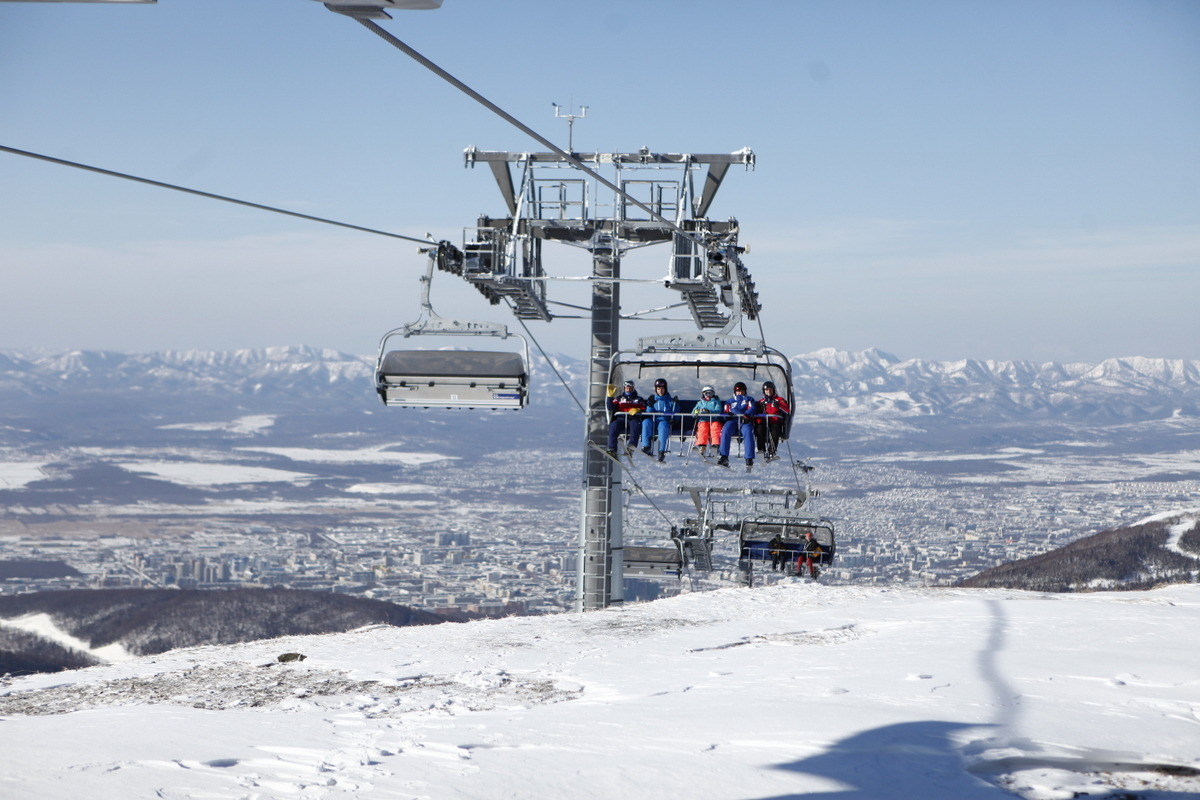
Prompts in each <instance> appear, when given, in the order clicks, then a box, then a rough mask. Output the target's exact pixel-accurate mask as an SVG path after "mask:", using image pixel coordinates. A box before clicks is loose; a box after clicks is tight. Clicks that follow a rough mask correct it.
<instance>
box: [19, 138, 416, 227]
mask: <svg viewBox="0 0 1200 800" xmlns="http://www.w3.org/2000/svg"><path fill="white" fill-rule="evenodd" d="M0 150H2V151H4V152H6V153H12V154H14V155H18V156H25V157H27V158H36V159H38V160H39V161H48V162H50V163H51V164H60V165H62V166H64V167H74V168H75V169H82V170H86V171H88V172H96V173H99V174H100V175H108V176H109V177H110V178H121V179H122V180H127V181H134V182H135V183H145V184H147V185H149V186H157V187H158V188H160V189H171V190H172V191H176V192H183V193H184V194H194V195H197V196H198V197H207V198H208V199H209V200H220V201H222V202H224V203H233V204H235V205H239V206H246V207H247V208H257V209H258V210H260V211H271V212H273V213H275V214H284V215H286V216H289V217H297V218H299V219H306V220H308V221H310V222H320V223H323V224H325V225H336V226H337V227H339V228H349V229H350V230H355V231H362V232H363V233H373V234H375V235H377V236H387V237H390V238H392V239H403V240H404V241H407V242H419V243H421V244H429V243H430V240H429V239H428V238H426V239H418V238H417V237H415V236H404V235H403V234H399V233H391V232H389V231H380V230H375V229H374V228H364V227H363V226H361V225H351V224H350V223H348V222H338V221H337V220H332V219H325V218H323V217H314V216H312V215H311V214H301V213H300V212H298V211H288V210H287V209H284V208H275V207H274V206H264V205H262V204H261V203H251V202H250V201H248V200H238V199H237V198H234V197H225V196H224V195H219V194H213V193H212V192H202V191H200V190H199V189H189V188H187V187H186V186H176V185H175V184H173V183H163V182H162V181H156V180H151V179H150V178H140V177H138V176H137V175H128V174H126V173H124V172H115V171H113V170H111V169H103V168H102V167H93V166H91V165H89V164H80V163H78V162H76V161H67V160H66V159H63V158H54V157H53V156H47V155H42V154H41V153H31V152H29V151H28V150H18V149H17V148H15V147H6V146H4V145H0Z"/></svg>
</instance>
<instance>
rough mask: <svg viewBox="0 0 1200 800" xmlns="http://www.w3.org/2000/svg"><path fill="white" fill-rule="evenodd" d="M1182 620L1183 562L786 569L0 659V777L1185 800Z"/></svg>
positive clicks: (461, 790)
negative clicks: (800, 579) (1007, 572)
mask: <svg viewBox="0 0 1200 800" xmlns="http://www.w3.org/2000/svg"><path fill="white" fill-rule="evenodd" d="M1197 629H1200V586H1173V587H1169V588H1166V589H1161V590H1157V591H1152V592H1122V593H1106V592H1093V593H1088V594H1056V595H1043V594H1031V593H1025V592H1013V591H1008V590H995V589H984V590H978V589H884V588H873V589H864V588H854V587H829V586H820V585H812V584H804V583H789V584H786V585H780V586H777V587H772V588H766V589H753V590H751V589H725V590H720V591H715V592H706V593H696V594H688V595H683V596H680V597H676V598H671V599H669V600H660V601H656V602H652V603H645V604H641V605H635V606H631V607H629V608H626V609H623V610H610V611H605V612H596V613H591V614H586V615H579V614H562V615H556V616H548V617H513V618H508V619H502V620H495V621H479V622H470V623H466V624H462V625H435V626H421V627H409V628H394V627H384V626H379V627H375V628H370V629H360V630H357V631H354V632H350V633H343V634H330V635H324V636H308V637H290V638H287V639H282V640H269V641H260V642H252V643H246V644H238V645H232V646H224V647H200V648H192V649H187V650H178V651H172V652H169V653H165V654H162V655H158V656H153V657H146V658H141V659H135V660H132V661H125V662H121V663H117V664H113V665H111V666H105V667H94V668H91V669H85V670H77V671H74V672H70V673H58V674H54V675H38V676H30V677H26V678H21V679H16V680H8V681H5V682H3V683H2V684H0V715H2V717H0V746H2V747H3V748H4V753H5V768H4V781H5V782H4V796H5V798H6V800H34V799H35V798H36V800H57V799H58V798H62V799H63V800H66V798H78V797H83V796H86V797H101V798H126V797H163V798H200V797H228V798H237V797H244V798H262V799H264V800H265V798H280V797H304V798H309V799H310V800H326V799H327V798H328V799H329V800H333V798H348V797H354V798H356V800H357V799H358V798H361V799H362V800H371V799H372V798H380V800H383V799H384V798H409V799H410V800H411V799H412V798H439V800H452V799H453V798H463V799H465V798H472V800H499V798H517V797H519V798H572V800H613V798H638V799H639V800H658V799H660V798H661V799H662V800H667V798H670V800H674V799H675V798H679V797H687V798H694V800H746V798H764V799H765V798H777V799H779V798H800V797H804V798H806V800H807V798H815V799H816V800H913V799H914V798H920V800H1003V799H1004V798H1009V800H1011V798H1013V797H1020V798H1024V800H1060V799H1062V800H1066V798H1072V797H1076V798H1078V797H1095V798H1107V799H1108V800H1117V799H1118V798H1121V800H1134V799H1135V798H1136V800H1183V798H1186V797H1195V796H1197V793H1200V758H1197V747H1196V744H1197V741H1198V739H1197V733H1196V730H1197V729H1196V725H1197V719H1200V704H1197V701H1196V693H1195V687H1196V669H1195V665H1196V662H1197V659H1198V658H1200V641H1198V640H1197V638H1196V637H1195V636H1194V635H1193V634H1194V631H1196V630H1197ZM285 652H299V653H303V654H305V655H307V659H306V660H305V661H303V662H302V663H291V664H280V663H277V662H276V661H275V659H276V657H277V656H278V655H279V654H281V653H285Z"/></svg>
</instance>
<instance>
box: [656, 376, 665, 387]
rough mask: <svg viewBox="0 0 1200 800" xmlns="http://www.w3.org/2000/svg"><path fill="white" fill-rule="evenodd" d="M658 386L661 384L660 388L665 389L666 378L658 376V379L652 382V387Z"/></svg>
mask: <svg viewBox="0 0 1200 800" xmlns="http://www.w3.org/2000/svg"><path fill="white" fill-rule="evenodd" d="M659 386H661V387H662V388H664V389H665V388H667V379H666V378H659V379H658V380H656V381H655V382H654V388H655V389H657V388H658V387H659Z"/></svg>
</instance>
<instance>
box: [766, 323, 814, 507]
mask: <svg viewBox="0 0 1200 800" xmlns="http://www.w3.org/2000/svg"><path fill="white" fill-rule="evenodd" d="M755 322H757V323H758V339H759V341H761V342H762V343H763V346H764V347H765V346H766V344H767V334H766V331H764V330H763V324H762V314H761V313H760V314H757V315H755ZM791 388H792V389H793V392H792V399H793V400H794V399H795V391H794V389H795V387H794V386H793V387H791ZM788 411H789V412H790V413H791V415H792V417H793V418H794V417H795V416H796V409H794V408H791V409H788ZM784 441H785V442H786V443H787V451H788V461H789V462H790V463H791V465H792V479H793V480H795V481H796V491H797V492H803V491H804V489H803V488H802V487H801V486H800V475H799V474H798V473H797V471H796V464H797V463H799V462H797V461H796V458H795V456H793V455H792V440H791V439H790V438H789V439H785V440H784Z"/></svg>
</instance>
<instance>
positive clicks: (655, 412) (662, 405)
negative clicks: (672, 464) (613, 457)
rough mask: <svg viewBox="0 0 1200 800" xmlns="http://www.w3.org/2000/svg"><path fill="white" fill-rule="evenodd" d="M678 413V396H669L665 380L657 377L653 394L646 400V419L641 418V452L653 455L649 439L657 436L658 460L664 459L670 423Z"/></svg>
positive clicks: (669, 439)
mask: <svg viewBox="0 0 1200 800" xmlns="http://www.w3.org/2000/svg"><path fill="white" fill-rule="evenodd" d="M678 413H679V398H678V397H671V395H670V393H669V392H668V391H667V381H666V379H664V378H659V379H658V380H656V381H655V382H654V394H653V395H651V396H650V398H649V400H648V401H647V402H646V419H644V420H642V452H643V453H645V454H646V455H648V456H651V457H653V456H654V450H653V449H652V448H651V447H650V443H651V440H652V439H654V437H655V436H656V435H657V436H658V460H659V461H660V462H662V461H665V460H666V458H667V450H668V449H669V448H670V443H671V423H672V422H673V421H674V419H675V415H676V414H678Z"/></svg>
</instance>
